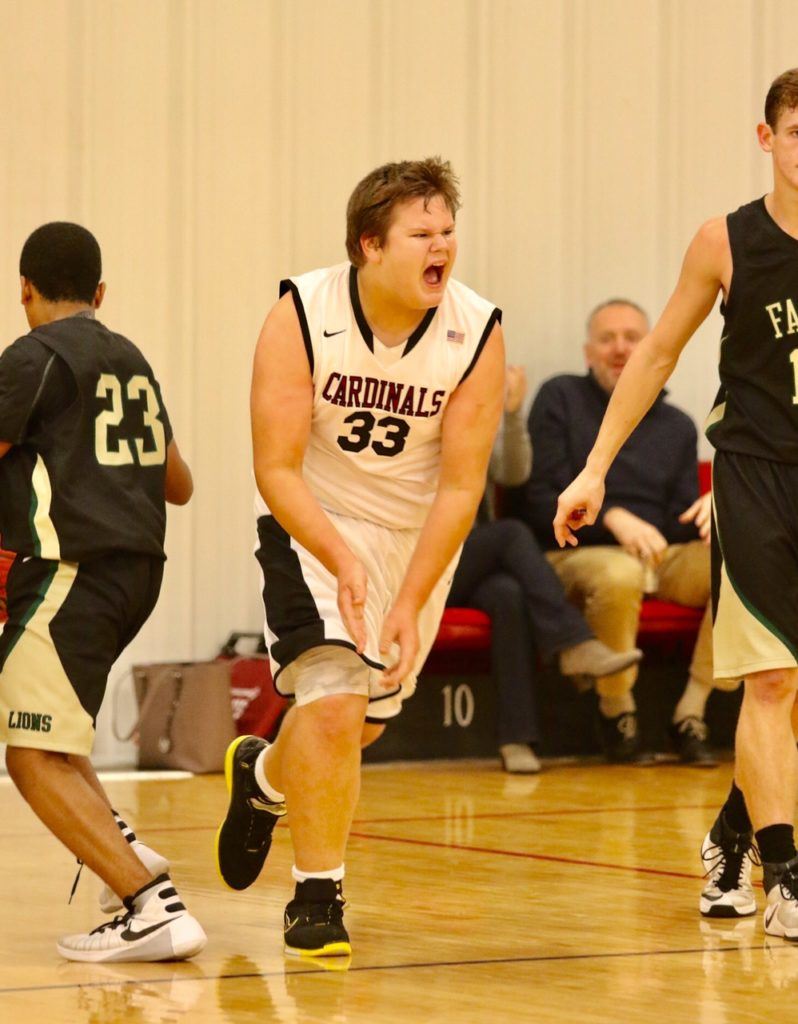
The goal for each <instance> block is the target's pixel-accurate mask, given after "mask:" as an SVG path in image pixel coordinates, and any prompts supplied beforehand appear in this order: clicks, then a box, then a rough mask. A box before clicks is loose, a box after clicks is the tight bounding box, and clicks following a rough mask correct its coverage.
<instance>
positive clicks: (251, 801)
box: [216, 736, 285, 890]
mask: <svg viewBox="0 0 798 1024" xmlns="http://www.w3.org/2000/svg"><path fill="white" fill-rule="evenodd" d="M268 745H269V744H268V743H267V742H266V740H262V739H260V737H258V736H239V737H238V739H235V740H233V742H232V743H231V744H230V746H229V747H228V748H227V753H226V755H225V758H224V777H225V780H226V782H227V792H228V793H229V794H230V806H229V807H228V808H227V817H226V818H225V819H224V821H223V822H222V824H221V825H220V826H219V831H218V832H217V833H216V866H217V867H218V869H219V874H220V875H221V876H222V881H223V882H224V883H225V884H226V885H229V886H230V888H231V889H237V890H241V889H246V888H248V887H249V886H250V885H252V883H253V882H254V881H255V879H256V878H257V877H258V875H259V874H260V872H261V868H262V867H263V865H264V863H265V861H266V856H267V854H268V853H269V847H270V846H271V845H272V832H273V831H274V826H275V825H276V824H277V822H278V821H279V819H280V818H282V816H283V815H284V814H285V804H284V803H280V804H277V803H274V802H273V801H272V800H269V799H268V798H267V797H265V796H264V795H263V793H262V792H261V789H260V786H259V785H258V783H257V781H256V780H255V762H256V761H257V759H258V755H259V754H260V752H261V751H262V750H265V749H266V747H268Z"/></svg>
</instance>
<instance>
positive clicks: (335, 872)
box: [291, 864, 344, 882]
mask: <svg viewBox="0 0 798 1024" xmlns="http://www.w3.org/2000/svg"><path fill="white" fill-rule="evenodd" d="M291 877H292V878H293V879H294V881H295V882H307V881H308V879H309V878H329V879H330V880H331V881H333V882H343V880H344V865H343V864H342V865H341V866H340V867H338V868H332V869H331V870H330V871H300V870H299V868H298V867H297V866H296V864H294V866H293V867H292V868H291Z"/></svg>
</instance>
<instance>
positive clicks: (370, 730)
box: [360, 722, 385, 748]
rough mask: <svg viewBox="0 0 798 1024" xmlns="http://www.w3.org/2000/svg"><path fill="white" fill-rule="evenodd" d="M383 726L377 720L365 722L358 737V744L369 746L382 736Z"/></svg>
mask: <svg viewBox="0 0 798 1024" xmlns="http://www.w3.org/2000/svg"><path fill="white" fill-rule="evenodd" d="M384 732H385V726H384V725H382V724H380V723H377V722H366V723H365V724H364V726H363V733H362V735H361V737H360V746H361V747H364V748H365V747H369V746H371V744H372V743H374V742H375V741H376V740H378V739H379V738H380V736H382V734H383V733H384Z"/></svg>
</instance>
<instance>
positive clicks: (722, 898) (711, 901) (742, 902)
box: [699, 811, 759, 917]
mask: <svg viewBox="0 0 798 1024" xmlns="http://www.w3.org/2000/svg"><path fill="white" fill-rule="evenodd" d="M753 844H754V834H753V832H735V831H734V829H733V828H731V827H730V826H729V825H727V824H726V818H725V816H724V814H723V811H721V812H720V814H719V815H718V817H717V818H716V819H715V824H714V825H713V826H712V828H711V829H710V830H709V832H708V833H707V834H706V836H705V837H704V842H703V843H702V844H701V860H702V861H703V862H704V868H705V870H706V877H707V884H706V885H705V886H704V889H703V891H702V892H701V900H700V902H699V910H700V911H701V913H702V914H703V916H704V917H748V916H749V915H750V914H755V913H756V899H755V898H754V890H753V887H752V885H751V865H752V864H758V863H759V860H758V857H757V854H756V847H755V846H754V845H753Z"/></svg>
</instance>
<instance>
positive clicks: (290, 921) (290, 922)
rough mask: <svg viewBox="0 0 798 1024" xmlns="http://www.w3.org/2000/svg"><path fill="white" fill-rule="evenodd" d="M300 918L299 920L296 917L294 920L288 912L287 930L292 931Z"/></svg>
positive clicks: (286, 917) (286, 916) (286, 918)
mask: <svg viewBox="0 0 798 1024" xmlns="http://www.w3.org/2000/svg"><path fill="white" fill-rule="evenodd" d="M298 920H299V918H298V917H295V918H294V920H293V921H292V920H291V918H290V917H289V916H288V914H286V915H285V930H286V931H287V932H290V931H291V929H292V928H293V927H294V925H295V924H296V923H297V921H298Z"/></svg>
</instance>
